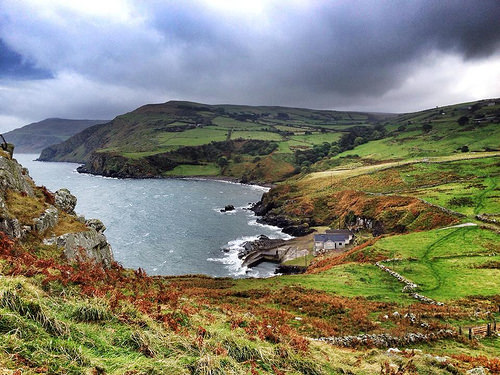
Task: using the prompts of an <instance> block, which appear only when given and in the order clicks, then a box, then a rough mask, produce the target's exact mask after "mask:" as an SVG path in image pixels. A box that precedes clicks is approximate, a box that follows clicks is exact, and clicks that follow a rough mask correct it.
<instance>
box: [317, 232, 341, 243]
mask: <svg viewBox="0 0 500 375" xmlns="http://www.w3.org/2000/svg"><path fill="white" fill-rule="evenodd" d="M348 239H349V234H347V233H342V234H330V233H324V234H315V235H314V241H315V242H326V241H333V242H344V241H346V240H348Z"/></svg>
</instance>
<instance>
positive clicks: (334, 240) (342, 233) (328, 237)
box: [314, 229, 354, 254]
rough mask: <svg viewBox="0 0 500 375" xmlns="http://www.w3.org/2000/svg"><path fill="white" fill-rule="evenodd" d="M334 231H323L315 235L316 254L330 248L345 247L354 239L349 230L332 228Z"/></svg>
mask: <svg viewBox="0 0 500 375" xmlns="http://www.w3.org/2000/svg"><path fill="white" fill-rule="evenodd" d="M330 232H333V233H328V231H327V233H323V234H316V235H314V252H315V253H316V254H318V253H323V252H326V251H329V250H335V249H343V248H344V247H346V245H348V244H349V243H350V242H351V241H352V239H353V237H354V236H353V234H352V232H351V231H348V230H342V229H341V230H330Z"/></svg>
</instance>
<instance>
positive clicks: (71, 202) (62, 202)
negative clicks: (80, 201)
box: [55, 189, 76, 214]
mask: <svg viewBox="0 0 500 375" xmlns="http://www.w3.org/2000/svg"><path fill="white" fill-rule="evenodd" d="M55 206H56V207H57V208H59V209H60V210H62V211H64V212H67V213H68V214H75V207H76V197H75V196H74V195H73V194H71V193H70V191H69V190H68V189H59V190H57V191H56V194H55Z"/></svg>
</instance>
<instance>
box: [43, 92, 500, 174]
mask: <svg viewBox="0 0 500 375" xmlns="http://www.w3.org/2000/svg"><path fill="white" fill-rule="evenodd" d="M499 119H500V104H499V101H498V100H493V99H492V100H482V101H478V102H473V103H462V104H456V105H451V106H446V107H441V108H433V109H429V110H425V111H420V112H416V113H407V114H400V115H391V114H370V113H361V112H339V111H322V110H311V109H299V108H286V107H252V106H236V105H206V104H199V103H191V102H178V101H171V102H167V103H164V104H149V105H145V106H143V107H140V108H138V109H136V110H134V111H132V112H130V113H127V114H124V115H121V116H118V117H116V118H115V119H114V120H113V121H111V122H109V123H107V124H101V125H96V126H93V127H90V128H88V129H86V130H84V131H83V132H81V133H78V134H76V135H74V136H73V137H71V138H69V139H68V140H66V141H65V142H63V143H60V144H58V145H54V146H51V147H48V148H46V149H44V150H43V152H42V154H41V156H40V160H45V161H72V162H81V163H85V166H84V167H83V168H82V169H81V171H83V172H90V173H94V174H100V175H105V176H112V177H158V176H161V177H167V176H224V177H233V178H235V179H240V180H243V181H258V182H276V181H281V180H284V179H286V178H288V177H290V176H292V175H295V174H297V173H299V172H304V173H308V172H314V171H322V170H329V169H331V168H335V167H338V166H342V165H343V166H347V167H353V166H360V165H366V164H378V163H382V162H385V161H397V160H406V159H409V158H415V157H425V156H431V157H432V156H436V157H437V156H446V155H453V154H455V153H460V152H477V151H488V150H497V149H499V148H500V145H499V142H498V139H500V127H499V126H498V121H499Z"/></svg>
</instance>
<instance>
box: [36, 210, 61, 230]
mask: <svg viewBox="0 0 500 375" xmlns="http://www.w3.org/2000/svg"><path fill="white" fill-rule="evenodd" d="M58 219H59V212H58V211H57V208H55V207H54V206H52V207H49V208H47V209H46V210H45V211H44V213H43V214H41V215H40V216H39V217H37V218H36V219H34V220H33V225H34V228H35V230H36V231H37V232H38V233H39V234H43V233H45V232H46V231H47V230H48V229H50V228H54V227H55V226H56V224H57V220H58Z"/></svg>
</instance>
